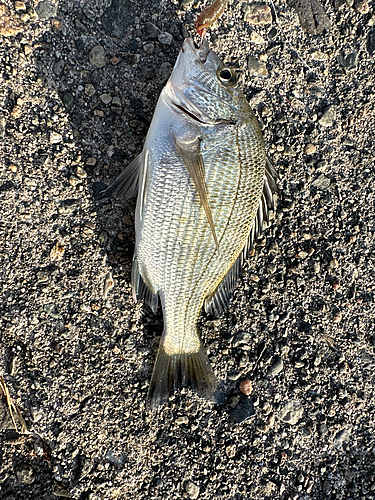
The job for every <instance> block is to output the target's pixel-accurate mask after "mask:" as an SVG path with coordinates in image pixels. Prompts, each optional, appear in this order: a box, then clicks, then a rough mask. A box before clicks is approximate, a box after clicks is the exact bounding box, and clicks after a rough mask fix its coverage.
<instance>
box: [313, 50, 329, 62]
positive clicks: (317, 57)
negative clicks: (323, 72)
mask: <svg viewBox="0 0 375 500" xmlns="http://www.w3.org/2000/svg"><path fill="white" fill-rule="evenodd" d="M311 59H313V60H314V61H326V60H327V59H328V55H327V54H325V53H324V52H321V51H320V50H314V52H312V53H311Z"/></svg>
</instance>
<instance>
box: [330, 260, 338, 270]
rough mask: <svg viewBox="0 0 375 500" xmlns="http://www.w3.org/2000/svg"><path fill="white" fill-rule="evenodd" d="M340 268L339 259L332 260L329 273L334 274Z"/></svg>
mask: <svg viewBox="0 0 375 500" xmlns="http://www.w3.org/2000/svg"><path fill="white" fill-rule="evenodd" d="M338 267H339V261H338V260H337V259H332V260H331V261H330V263H329V265H328V272H330V273H331V272H332V271H334V270H335V269H337V268H338Z"/></svg>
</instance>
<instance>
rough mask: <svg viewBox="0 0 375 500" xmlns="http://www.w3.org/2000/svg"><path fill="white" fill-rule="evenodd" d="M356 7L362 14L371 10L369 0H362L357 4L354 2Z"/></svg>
mask: <svg viewBox="0 0 375 500" xmlns="http://www.w3.org/2000/svg"><path fill="white" fill-rule="evenodd" d="M354 8H355V10H356V11H357V12H359V13H360V14H367V13H368V12H369V10H370V7H369V4H368V0H360V1H359V2H357V3H356V4H354Z"/></svg>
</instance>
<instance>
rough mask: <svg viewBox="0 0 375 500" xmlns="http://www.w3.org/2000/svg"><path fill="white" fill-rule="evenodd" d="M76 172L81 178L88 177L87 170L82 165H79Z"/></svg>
mask: <svg viewBox="0 0 375 500" xmlns="http://www.w3.org/2000/svg"><path fill="white" fill-rule="evenodd" d="M76 174H77V177H79V178H80V179H86V177H87V172H86V170H84V169H83V168H82V167H77V171H76Z"/></svg>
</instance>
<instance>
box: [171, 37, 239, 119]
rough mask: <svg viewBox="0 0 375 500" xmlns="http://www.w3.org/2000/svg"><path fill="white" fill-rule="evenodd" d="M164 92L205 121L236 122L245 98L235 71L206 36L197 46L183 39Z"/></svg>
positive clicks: (190, 115) (191, 116)
mask: <svg viewBox="0 0 375 500" xmlns="http://www.w3.org/2000/svg"><path fill="white" fill-rule="evenodd" d="M165 93H166V96H167V99H168V101H169V102H170V103H171V104H172V106H174V107H175V108H177V109H178V110H179V111H180V112H182V113H185V115H186V116H187V117H188V118H189V119H191V120H193V121H196V122H198V123H199V122H201V123H202V124H206V125H215V124H235V123H237V121H238V118H239V110H240V108H241V107H242V106H243V103H244V101H246V99H245V98H244V96H243V93H242V91H241V90H240V88H239V86H238V82H237V77H236V73H235V71H234V70H233V69H231V68H229V67H227V66H225V65H224V63H223V62H222V61H221V59H220V58H219V57H218V56H217V54H215V52H214V51H213V50H211V49H210V47H209V45H208V42H207V41H206V40H204V41H203V43H202V44H201V46H200V47H196V46H195V44H194V42H193V40H192V39H191V38H187V39H186V40H185V41H184V43H183V46H182V49H181V51H180V54H179V56H178V58H177V61H176V64H175V66H174V68H173V71H172V74H171V76H170V78H169V80H168V82H167V84H166V87H165ZM246 105H247V103H246ZM247 106H248V105H247Z"/></svg>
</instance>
